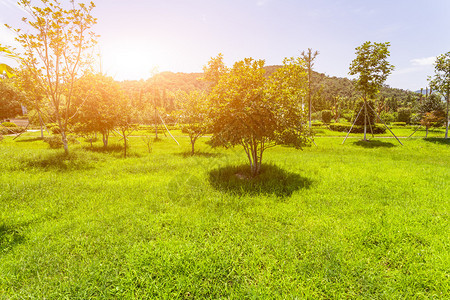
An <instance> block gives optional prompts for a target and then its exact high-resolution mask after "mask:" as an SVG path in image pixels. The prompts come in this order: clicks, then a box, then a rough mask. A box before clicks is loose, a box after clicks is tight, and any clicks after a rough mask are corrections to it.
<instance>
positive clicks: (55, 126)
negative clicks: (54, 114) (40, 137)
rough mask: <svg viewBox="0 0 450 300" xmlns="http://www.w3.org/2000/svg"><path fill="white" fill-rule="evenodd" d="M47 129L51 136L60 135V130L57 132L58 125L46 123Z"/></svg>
mask: <svg viewBox="0 0 450 300" xmlns="http://www.w3.org/2000/svg"><path fill="white" fill-rule="evenodd" d="M46 126H47V129H48V130H50V131H51V132H52V133H53V134H60V133H61V130H59V125H58V124H56V123H48V124H47V125H46Z"/></svg>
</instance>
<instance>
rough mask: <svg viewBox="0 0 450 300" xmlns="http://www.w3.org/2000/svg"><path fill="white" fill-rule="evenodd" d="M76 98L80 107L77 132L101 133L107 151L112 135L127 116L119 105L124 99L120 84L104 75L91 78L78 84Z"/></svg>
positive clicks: (83, 78)
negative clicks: (121, 117)
mask: <svg viewBox="0 0 450 300" xmlns="http://www.w3.org/2000/svg"><path fill="white" fill-rule="evenodd" d="M73 97H74V104H75V107H79V109H78V114H77V116H76V117H75V119H74V122H77V124H78V125H77V126H76V128H77V131H78V132H79V133H83V134H89V133H96V132H98V133H101V134H102V141H103V147H104V148H106V147H107V146H108V138H109V135H110V132H111V131H112V130H113V129H114V126H115V125H116V120H118V119H119V118H120V116H121V114H123V112H122V111H121V110H120V109H121V105H118V103H117V102H120V101H121V99H122V98H124V95H123V91H122V89H121V87H120V85H119V83H117V82H116V81H114V80H113V79H112V78H111V77H107V76H105V75H102V74H87V75H85V76H83V77H82V78H80V79H79V80H78V81H77V82H76V84H75V86H74V96H73ZM119 104H120V103H119Z"/></svg>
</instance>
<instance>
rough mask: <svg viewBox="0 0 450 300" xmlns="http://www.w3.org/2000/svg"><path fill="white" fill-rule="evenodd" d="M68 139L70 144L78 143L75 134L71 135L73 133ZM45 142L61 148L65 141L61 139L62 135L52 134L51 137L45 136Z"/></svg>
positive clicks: (52, 146)
mask: <svg viewBox="0 0 450 300" xmlns="http://www.w3.org/2000/svg"><path fill="white" fill-rule="evenodd" d="M67 141H68V142H69V143H70V144H75V143H78V141H77V139H76V138H75V137H74V136H71V135H69V136H68V137H67ZM44 142H46V143H48V145H49V146H50V148H52V149H59V148H62V146H63V142H62V140H61V136H60V135H52V136H49V137H45V138H44Z"/></svg>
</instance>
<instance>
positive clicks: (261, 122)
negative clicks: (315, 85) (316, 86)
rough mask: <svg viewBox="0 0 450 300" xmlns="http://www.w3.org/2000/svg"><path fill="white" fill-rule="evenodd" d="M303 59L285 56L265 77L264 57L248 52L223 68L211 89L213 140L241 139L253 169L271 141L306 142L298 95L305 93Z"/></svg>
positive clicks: (299, 144) (257, 168)
mask: <svg viewBox="0 0 450 300" xmlns="http://www.w3.org/2000/svg"><path fill="white" fill-rule="evenodd" d="M302 70H303V61H301V60H300V59H289V60H288V59H286V60H285V61H284V65H283V67H282V68H280V69H278V70H277V71H276V72H275V73H274V74H273V75H272V76H271V77H270V78H269V79H267V78H266V77H265V76H264V75H265V74H264V73H265V70H264V61H263V60H253V59H252V58H246V59H244V60H242V61H238V62H236V63H235V64H234V66H233V68H231V69H230V70H229V71H228V72H225V73H223V74H222V75H221V76H220V79H219V81H218V83H217V85H216V86H215V87H214V89H213V91H212V93H211V94H210V98H211V105H212V106H213V109H212V112H211V120H212V126H211V128H212V133H213V136H212V143H213V145H215V146H224V147H230V146H231V147H232V146H235V145H241V146H242V147H243V148H244V151H245V153H246V154H247V157H248V160H249V164H250V169H251V173H252V175H253V176H256V175H258V174H259V173H260V171H261V162H262V157H263V153H264V151H265V150H266V149H268V148H270V147H273V146H275V145H280V144H283V145H290V146H294V147H296V148H301V147H302V146H303V145H305V144H306V143H307V142H308V137H309V131H307V129H306V128H305V125H304V124H305V123H306V122H305V116H304V115H303V112H302V109H301V105H300V104H299V103H298V101H297V100H298V98H299V96H302V95H304V91H305V88H306V87H305V84H306V74H305V73H304V71H302Z"/></svg>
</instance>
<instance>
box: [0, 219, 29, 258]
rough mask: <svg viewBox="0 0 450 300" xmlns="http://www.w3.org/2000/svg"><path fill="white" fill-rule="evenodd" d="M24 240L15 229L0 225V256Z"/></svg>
mask: <svg viewBox="0 0 450 300" xmlns="http://www.w3.org/2000/svg"><path fill="white" fill-rule="evenodd" d="M24 239H25V238H24V237H23V236H22V235H21V234H20V232H19V231H18V230H17V229H14V228H13V227H10V226H7V225H4V224H0V254H1V253H4V252H7V251H9V250H11V249H12V248H13V247H14V246H16V245H17V244H19V243H21V242H22V241H23V240H24Z"/></svg>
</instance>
